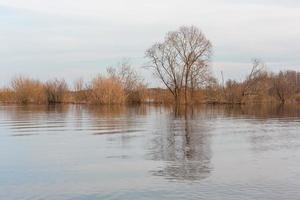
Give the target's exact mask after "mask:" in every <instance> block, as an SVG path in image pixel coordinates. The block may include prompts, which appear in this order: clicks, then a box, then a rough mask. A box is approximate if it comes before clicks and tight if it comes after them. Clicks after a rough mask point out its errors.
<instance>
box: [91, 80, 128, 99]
mask: <svg viewBox="0 0 300 200" xmlns="http://www.w3.org/2000/svg"><path fill="white" fill-rule="evenodd" d="M125 100H126V96H125V92H124V90H123V88H122V84H121V83H120V82H119V81H118V80H117V79H113V78H106V77H103V76H100V75H99V76H97V77H96V78H94V79H93V80H92V82H91V90H90V95H89V102H90V103H92V104H108V105H111V104H124V103H125Z"/></svg>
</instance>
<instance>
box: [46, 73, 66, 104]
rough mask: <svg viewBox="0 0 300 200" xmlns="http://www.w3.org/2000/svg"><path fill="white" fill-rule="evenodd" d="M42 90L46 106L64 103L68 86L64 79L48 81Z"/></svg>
mask: <svg viewBox="0 0 300 200" xmlns="http://www.w3.org/2000/svg"><path fill="white" fill-rule="evenodd" d="M44 88H45V94H46V98H47V103H48V104H56V103H63V102H64V100H65V98H66V95H67V92H68V85H67V83H66V81H65V80H64V79H61V80H59V79H54V80H51V81H48V82H47V83H46V84H45V87H44Z"/></svg>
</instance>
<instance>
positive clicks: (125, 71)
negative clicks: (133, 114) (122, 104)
mask: <svg viewBox="0 0 300 200" xmlns="http://www.w3.org/2000/svg"><path fill="white" fill-rule="evenodd" d="M107 72H108V75H109V78H111V79H114V80H118V82H120V83H121V85H122V87H123V89H124V92H125V94H126V102H128V103H142V102H144V101H145V99H146V84H145V83H144V80H143V79H142V78H141V76H140V75H139V74H138V73H137V71H136V70H135V69H134V68H133V67H132V66H131V65H130V64H129V62H127V61H124V62H122V63H121V64H120V66H119V67H110V68H108V69H107Z"/></svg>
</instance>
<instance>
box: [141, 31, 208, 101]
mask: <svg viewBox="0 0 300 200" xmlns="http://www.w3.org/2000/svg"><path fill="white" fill-rule="evenodd" d="M211 49H212V45H211V43H210V41H209V40H208V39H207V38H206V37H205V35H204V34H203V33H202V32H201V31H200V30H199V29H198V28H196V27H194V26H190V27H187V26H183V27H180V28H179V30H177V31H172V32H169V33H168V34H167V35H166V37H165V40H164V41H163V42H162V43H156V44H154V45H153V46H152V47H151V48H150V49H148V50H147V51H146V57H148V58H149V59H150V60H151V62H152V64H153V65H151V66H150V67H151V68H152V69H153V71H154V74H156V75H157V76H158V77H159V79H160V80H161V81H162V82H163V83H164V85H165V86H166V87H167V88H168V89H169V90H170V92H171V93H172V94H173V96H174V100H175V103H176V104H179V103H180V98H181V93H182V90H183V89H184V97H185V103H187V102H188V89H189V86H191V85H192V83H193V82H198V79H201V78H202V76H199V75H198V74H199V71H198V70H199V69H203V68H202V67H199V66H208V62H209V59H210V56H211V52H212V51H211ZM196 74H197V75H196ZM195 78H196V80H195ZM189 82H190V84H189Z"/></svg>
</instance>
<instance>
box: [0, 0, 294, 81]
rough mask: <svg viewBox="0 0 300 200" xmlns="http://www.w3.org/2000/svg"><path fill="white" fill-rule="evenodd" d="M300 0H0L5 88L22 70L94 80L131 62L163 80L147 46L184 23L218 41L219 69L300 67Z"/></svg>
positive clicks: (235, 72) (237, 74) (0, 71)
mask: <svg viewBox="0 0 300 200" xmlns="http://www.w3.org/2000/svg"><path fill="white" fill-rule="evenodd" d="M299 21H300V1H299V0H210V1H207V0H126V1H125V0H109V1H104V0H51V1H49V0H26V1H24V0H0V85H7V84H8V83H9V80H10V79H11V78H12V77H14V76H17V75H25V76H30V77H33V78H37V79H41V80H48V79H51V78H53V77H58V78H65V79H66V80H67V81H68V82H70V83H71V82H72V80H75V79H77V78H80V77H82V78H84V79H85V80H90V79H91V78H92V77H93V76H95V75H96V74H98V73H105V69H106V67H108V66H117V65H118V64H119V63H120V62H121V61H122V60H124V59H127V60H128V59H129V60H130V62H131V64H132V65H133V66H134V67H135V68H136V69H137V70H138V71H139V73H140V74H141V75H142V76H144V78H145V80H146V82H148V83H149V85H150V86H156V85H158V84H159V82H158V80H156V79H155V78H154V77H153V76H152V74H151V72H150V71H148V70H146V69H144V68H143V67H142V66H144V65H145V64H146V63H147V59H146V58H145V56H144V55H145V50H146V49H147V48H149V47H150V46H151V45H152V44H154V43H155V42H159V41H162V40H163V38H164V35H165V34H166V33H167V32H168V31H172V30H176V29H178V28H179V27H180V26H182V25H194V26H197V27H198V28H199V29H201V30H202V31H203V32H204V33H205V35H206V36H207V38H208V39H210V40H211V42H212V44H213V56H212V69H213V73H214V74H215V76H216V77H218V78H220V74H221V71H223V74H224V78H225V79H228V78H232V79H236V80H242V79H243V78H244V77H245V75H246V74H247V73H248V72H249V71H250V70H251V60H252V59H253V58H260V59H262V60H263V61H264V62H265V63H266V65H267V68H268V70H270V71H275V72H276V71H279V70H285V69H294V70H298V71H300V55H299V53H300V23H299Z"/></svg>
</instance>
